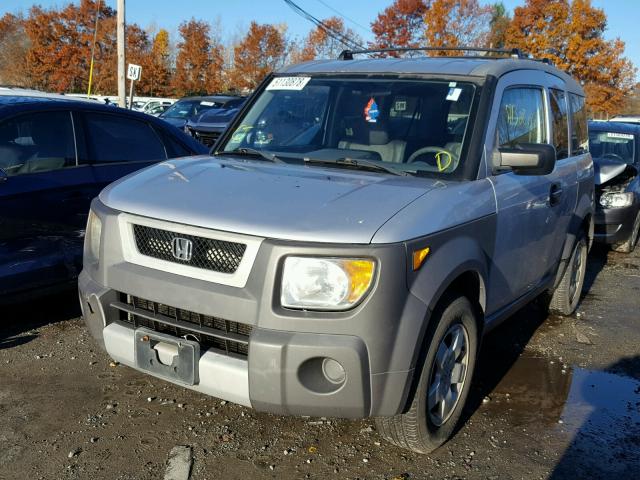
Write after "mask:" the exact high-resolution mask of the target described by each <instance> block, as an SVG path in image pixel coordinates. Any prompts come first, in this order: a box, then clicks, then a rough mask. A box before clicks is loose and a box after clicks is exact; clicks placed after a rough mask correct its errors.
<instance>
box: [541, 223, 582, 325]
mask: <svg viewBox="0 0 640 480" xmlns="http://www.w3.org/2000/svg"><path fill="white" fill-rule="evenodd" d="M588 250H589V249H588V246H587V239H586V238H585V236H584V235H581V236H579V237H578V239H577V241H576V244H575V246H574V247H573V252H571V258H570V259H569V265H567V269H566V270H565V272H564V275H563V276H562V280H560V283H559V284H558V286H557V287H556V289H555V291H554V292H553V294H552V296H551V302H550V303H549V310H550V311H551V312H553V313H558V314H560V315H565V316H566V315H571V314H572V313H573V312H574V311H575V309H576V307H577V306H578V302H579V301H580V295H581V293H582V287H583V285H584V276H585V273H586V272H587V253H588Z"/></svg>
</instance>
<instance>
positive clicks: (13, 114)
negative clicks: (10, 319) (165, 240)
mask: <svg viewBox="0 0 640 480" xmlns="http://www.w3.org/2000/svg"><path fill="white" fill-rule="evenodd" d="M206 151H207V149H206V148H204V147H203V146H202V145H201V144H200V143H198V142H196V141H195V140H194V139H193V138H191V137H189V136H188V135H185V134H184V132H182V131H179V130H177V129H176V128H174V127H172V126H170V125H168V124H167V123H165V122H163V121H161V120H157V119H156V118H153V117H150V116H148V115H144V114H142V113H137V112H131V111H129V110H125V109H119V108H113V107H108V106H104V105H101V104H98V103H96V102H84V101H77V100H69V99H66V98H64V97H60V96H56V97H55V98H54V97H28V96H11V95H0V298H2V300H3V301H4V300H7V299H8V298H9V295H11V296H14V295H15V294H16V293H19V292H24V291H27V290H34V289H37V288H48V287H54V286H56V287H57V286H60V285H62V284H64V283H67V282H69V281H73V280H74V279H75V278H76V277H77V274H78V273H79V271H80V268H81V263H82V242H83V237H84V230H85V225H86V223H87V214H88V212H89V204H90V202H91V200H92V199H93V197H95V196H96V195H97V194H98V192H100V190H102V189H103V188H104V187H105V186H106V185H107V184H109V183H111V182H113V181H114V180H116V179H118V178H120V177H123V176H125V175H127V174H129V173H131V172H133V171H135V170H138V169H140V168H143V167H145V166H148V165H151V164H152V163H156V162H158V161H162V160H167V159H169V158H174V157H182V156H188V155H194V154H201V153H206Z"/></svg>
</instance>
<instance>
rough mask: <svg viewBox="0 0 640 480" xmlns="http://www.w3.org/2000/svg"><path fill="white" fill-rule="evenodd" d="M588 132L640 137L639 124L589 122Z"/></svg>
mask: <svg viewBox="0 0 640 480" xmlns="http://www.w3.org/2000/svg"><path fill="white" fill-rule="evenodd" d="M589 130H596V131H599V132H612V133H632V134H635V135H640V124H637V123H624V122H601V121H590V122H589Z"/></svg>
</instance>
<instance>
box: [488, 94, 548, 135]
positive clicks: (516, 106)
mask: <svg viewBox="0 0 640 480" xmlns="http://www.w3.org/2000/svg"><path fill="white" fill-rule="evenodd" d="M497 135H498V146H500V147H514V146H516V145H519V144H522V143H548V140H547V134H546V115H545V107H544V95H543V92H542V89H539V88H534V87H518V88H510V89H508V90H505V92H504V95H503V97H502V102H501V103H500V113H499V116H498V132H497Z"/></svg>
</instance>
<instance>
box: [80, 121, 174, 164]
mask: <svg viewBox="0 0 640 480" xmlns="http://www.w3.org/2000/svg"><path fill="white" fill-rule="evenodd" d="M85 120H86V127H87V138H88V141H89V145H88V147H89V155H90V158H91V160H92V162H93V163H113V162H141V161H147V162H148V161H154V160H156V161H159V160H165V159H166V158H167V153H166V151H165V149H164V145H163V144H162V142H161V141H160V138H159V137H158V135H156V133H155V132H154V131H153V129H152V128H151V126H150V125H149V124H148V123H146V122H143V121H140V120H136V119H133V118H127V117H124V116H119V115H112V114H104V113H87V114H85Z"/></svg>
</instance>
